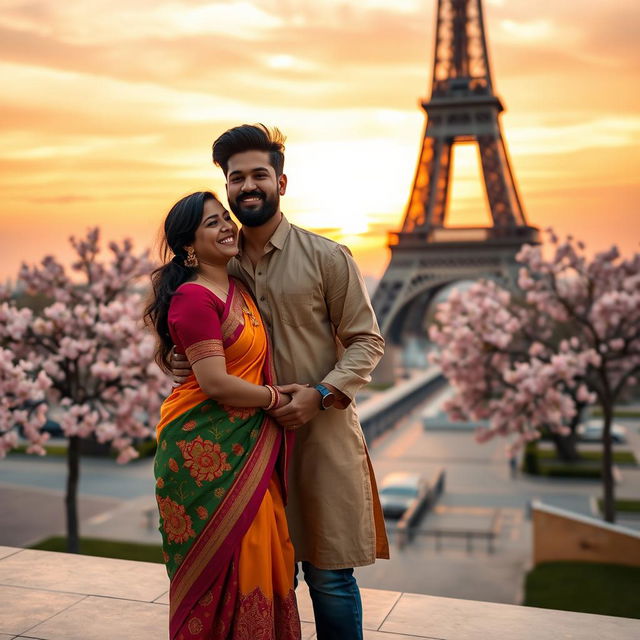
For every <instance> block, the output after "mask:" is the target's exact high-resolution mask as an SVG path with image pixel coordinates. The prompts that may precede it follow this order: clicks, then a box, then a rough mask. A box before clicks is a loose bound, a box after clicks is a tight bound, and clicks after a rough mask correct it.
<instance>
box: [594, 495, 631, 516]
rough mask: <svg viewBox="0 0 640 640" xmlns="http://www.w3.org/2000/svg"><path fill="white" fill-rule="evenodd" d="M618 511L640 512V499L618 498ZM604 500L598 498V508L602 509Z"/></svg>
mask: <svg viewBox="0 0 640 640" xmlns="http://www.w3.org/2000/svg"><path fill="white" fill-rule="evenodd" d="M615 503H616V504H615V510H616V513H640V500H616V501H615ZM603 505H604V501H603V500H602V498H598V509H600V511H602V509H603Z"/></svg>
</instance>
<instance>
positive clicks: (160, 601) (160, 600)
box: [154, 591, 169, 604]
mask: <svg viewBox="0 0 640 640" xmlns="http://www.w3.org/2000/svg"><path fill="white" fill-rule="evenodd" d="M154 602H155V603H156V604H169V592H168V591H167V592H166V593H163V594H162V595H161V596H160V597H159V598H156V599H155V600H154Z"/></svg>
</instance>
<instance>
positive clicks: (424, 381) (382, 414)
mask: <svg viewBox="0 0 640 640" xmlns="http://www.w3.org/2000/svg"><path fill="white" fill-rule="evenodd" d="M445 384H446V379H445V377H444V376H443V375H442V373H441V372H440V369H439V368H438V367H429V368H428V369H427V370H426V371H425V372H424V373H422V374H420V375H419V376H416V377H414V378H412V379H411V380H408V381H407V382H403V383H401V384H398V385H396V386H394V387H393V388H391V389H390V390H389V391H387V392H385V393H383V394H381V395H380V396H379V397H376V398H372V399H370V400H366V401H365V402H363V403H362V405H360V406H359V407H358V416H359V418H360V424H361V425H362V431H363V432H364V436H365V439H366V441H367V444H370V443H371V442H372V441H373V440H374V439H375V438H377V437H378V436H379V435H381V434H382V433H384V432H385V431H386V430H387V429H390V428H391V427H392V426H393V425H394V424H395V423H396V422H397V421H398V420H400V418H403V417H405V416H406V415H407V414H408V413H409V412H410V411H411V410H412V409H413V408H414V407H416V406H417V405H418V404H420V403H421V402H422V401H424V399H425V397H426V396H427V395H428V394H429V393H433V392H435V391H438V390H439V389H440V388H442V387H443V386H444V385H445Z"/></svg>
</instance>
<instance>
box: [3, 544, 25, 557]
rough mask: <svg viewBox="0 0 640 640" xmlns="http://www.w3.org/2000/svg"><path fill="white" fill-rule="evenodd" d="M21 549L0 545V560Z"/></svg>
mask: <svg viewBox="0 0 640 640" xmlns="http://www.w3.org/2000/svg"><path fill="white" fill-rule="evenodd" d="M20 551H22V549H20V548H19V547H1V546H0V560H1V559H2V558H6V557H7V556H12V555H13V554H14V553H20Z"/></svg>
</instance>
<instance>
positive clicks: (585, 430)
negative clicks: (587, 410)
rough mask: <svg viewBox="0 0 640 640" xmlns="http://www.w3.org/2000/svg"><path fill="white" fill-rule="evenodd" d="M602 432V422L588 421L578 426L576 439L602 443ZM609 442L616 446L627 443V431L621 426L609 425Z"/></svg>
mask: <svg viewBox="0 0 640 640" xmlns="http://www.w3.org/2000/svg"><path fill="white" fill-rule="evenodd" d="M603 431H604V421H603V420H589V421H587V422H586V423H583V424H581V425H579V426H578V437H579V438H580V440H583V441H584V442H602V433H603ZM611 440H612V442H615V443H616V444H622V443H623V442H626V441H627V429H626V427H623V426H622V425H621V424H615V423H613V424H612V425H611Z"/></svg>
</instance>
